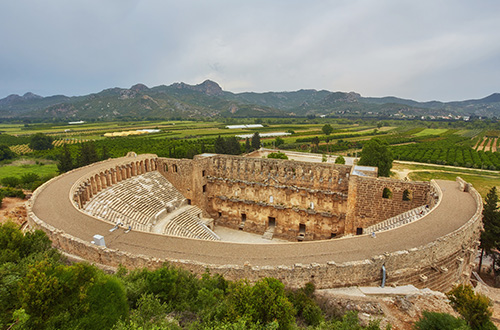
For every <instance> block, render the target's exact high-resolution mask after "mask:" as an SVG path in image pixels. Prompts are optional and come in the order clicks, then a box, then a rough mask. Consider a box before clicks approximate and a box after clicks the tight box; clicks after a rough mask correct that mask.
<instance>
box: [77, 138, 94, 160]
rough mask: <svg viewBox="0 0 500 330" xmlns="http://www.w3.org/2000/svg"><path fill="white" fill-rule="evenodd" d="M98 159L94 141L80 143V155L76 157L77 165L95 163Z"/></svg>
mask: <svg viewBox="0 0 500 330" xmlns="http://www.w3.org/2000/svg"><path fill="white" fill-rule="evenodd" d="M98 160H99V156H98V155H97V150H96V148H95V144H94V142H92V141H91V142H86V143H82V145H81V147H80V155H79V159H78V165H80V166H85V165H89V164H92V163H95V162H97V161H98Z"/></svg>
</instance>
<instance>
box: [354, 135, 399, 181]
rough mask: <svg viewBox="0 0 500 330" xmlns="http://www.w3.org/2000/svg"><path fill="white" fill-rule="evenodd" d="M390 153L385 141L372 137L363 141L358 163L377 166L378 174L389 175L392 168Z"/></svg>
mask: <svg viewBox="0 0 500 330" xmlns="http://www.w3.org/2000/svg"><path fill="white" fill-rule="evenodd" d="M392 160H393V157H392V153H391V151H390V149H389V148H388V144H387V142H385V141H381V140H380V139H377V138H374V139H371V140H370V141H368V142H367V143H365V145H364V146H363V151H362V152H361V159H360V160H359V163H358V164H359V165H365V166H376V167H378V174H379V176H387V177H388V176H389V174H390V172H391V168H392Z"/></svg>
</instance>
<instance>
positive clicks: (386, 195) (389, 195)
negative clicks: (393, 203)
mask: <svg viewBox="0 0 500 330" xmlns="http://www.w3.org/2000/svg"><path fill="white" fill-rule="evenodd" d="M382 198H392V191H391V189H389V188H384V191H383V192H382Z"/></svg>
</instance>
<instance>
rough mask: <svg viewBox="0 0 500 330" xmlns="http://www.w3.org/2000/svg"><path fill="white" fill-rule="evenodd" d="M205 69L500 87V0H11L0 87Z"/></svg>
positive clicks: (478, 94)
mask: <svg viewBox="0 0 500 330" xmlns="http://www.w3.org/2000/svg"><path fill="white" fill-rule="evenodd" d="M205 79H211V80H214V81H216V82H218V83H219V84H220V85H221V87H222V88H223V89H224V90H228V91H232V92H242V91H254V92H264V91H293V90H298V89H309V88H314V89H326V90H330V91H343V92H349V91H355V92H358V93H361V94H362V95H363V96H388V95H393V96H398V97H404V98H411V99H415V100H418V101H428V100H441V101H449V100H464V99H471V98H482V97H485V96H487V95H489V94H491V93H494V92H500V1H498V0H482V1H470V0H443V1H440V0H430V1H427V0H421V1H414V0H413V1H403V0H376V1H375V0H371V1H368V0H366V1H356V0H346V1H319V0H309V1H299V0H276V1H273V0H263V1H260V0H227V1H223V0H210V1H209V0H200V1H191V0H182V1H180V0H176V1H170V0H136V1H134V0H43V1H41V0H40V1H39V0H5V1H1V2H0V98H3V97H5V96H7V95H9V94H21V95H22V94H24V93H26V92H28V91H30V92H34V93H36V94H39V95H42V96H49V95H54V94H65V95H68V96H72V95H84V94H88V93H93V92H99V91H101V90H102V89H105V88H111V87H123V88H128V87H130V86H132V85H134V84H136V83H139V82H141V83H144V84H146V85H147V86H149V87H152V86H157V85H161V84H165V85H170V84H172V83H174V82H181V81H182V82H186V83H189V84H197V83H200V82H202V81H204V80H205Z"/></svg>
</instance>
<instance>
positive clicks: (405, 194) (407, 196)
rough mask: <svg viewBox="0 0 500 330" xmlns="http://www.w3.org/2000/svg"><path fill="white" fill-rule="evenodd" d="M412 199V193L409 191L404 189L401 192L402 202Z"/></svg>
mask: <svg viewBox="0 0 500 330" xmlns="http://www.w3.org/2000/svg"><path fill="white" fill-rule="evenodd" d="M412 199H413V192H412V191H411V190H408V189H406V190H405V191H403V200H404V201H411V200H412Z"/></svg>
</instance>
